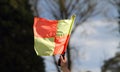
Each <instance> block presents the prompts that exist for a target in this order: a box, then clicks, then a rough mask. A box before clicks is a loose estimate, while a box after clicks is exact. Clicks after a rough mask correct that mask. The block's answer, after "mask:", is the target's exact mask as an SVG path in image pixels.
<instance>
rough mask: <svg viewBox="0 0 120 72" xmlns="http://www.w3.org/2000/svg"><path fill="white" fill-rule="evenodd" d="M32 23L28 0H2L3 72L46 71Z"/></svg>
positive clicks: (0, 49)
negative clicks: (35, 46)
mask: <svg viewBox="0 0 120 72" xmlns="http://www.w3.org/2000/svg"><path fill="white" fill-rule="evenodd" d="M32 26H33V15H32V12H31V10H30V5H29V4H28V0H0V68H1V69H0V72H44V64H43V59H42V58H41V57H38V56H37V55H36V53H35V51H34V38H33V29H32Z"/></svg>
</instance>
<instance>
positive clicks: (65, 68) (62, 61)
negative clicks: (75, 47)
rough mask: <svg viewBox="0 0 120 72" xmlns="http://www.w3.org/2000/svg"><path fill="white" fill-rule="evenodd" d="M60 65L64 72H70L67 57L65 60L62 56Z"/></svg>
mask: <svg viewBox="0 0 120 72" xmlns="http://www.w3.org/2000/svg"><path fill="white" fill-rule="evenodd" d="M60 60H61V62H60V65H61V69H62V71H63V72H70V71H69V69H68V66H67V59H66V57H64V58H63V56H60Z"/></svg>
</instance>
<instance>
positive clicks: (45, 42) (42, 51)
mask: <svg viewBox="0 0 120 72" xmlns="http://www.w3.org/2000/svg"><path fill="white" fill-rule="evenodd" d="M34 42H35V43H34V48H35V51H36V53H37V55H40V56H50V55H53V52H54V48H55V43H54V38H38V37H34Z"/></svg>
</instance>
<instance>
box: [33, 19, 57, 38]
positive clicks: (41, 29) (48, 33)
mask: <svg viewBox="0 0 120 72" xmlns="http://www.w3.org/2000/svg"><path fill="white" fill-rule="evenodd" d="M34 21H35V23H34V26H35V27H34V28H35V31H36V32H35V36H38V37H42V38H49V37H55V36H56V31H57V24H58V21H57V20H46V19H44V18H37V17H36V18H35V19H34Z"/></svg>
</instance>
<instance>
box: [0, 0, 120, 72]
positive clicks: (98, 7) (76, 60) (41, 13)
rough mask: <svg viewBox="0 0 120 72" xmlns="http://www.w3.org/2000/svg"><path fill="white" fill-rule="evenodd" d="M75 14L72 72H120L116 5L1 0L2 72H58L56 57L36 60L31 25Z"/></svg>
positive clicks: (89, 0)
mask: <svg viewBox="0 0 120 72" xmlns="http://www.w3.org/2000/svg"><path fill="white" fill-rule="evenodd" d="M73 14H76V20H75V24H74V26H73V30H72V34H71V38H70V41H69V44H68V47H67V52H66V57H67V60H68V68H69V69H70V70H71V72H120V0H0V72H61V69H60V67H58V65H57V61H58V58H59V57H58V56H46V57H40V56H37V55H36V53H35V51H34V35H33V19H34V16H37V17H43V18H46V19H51V20H54V19H57V20H59V19H68V18H70V16H71V15H73Z"/></svg>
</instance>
